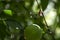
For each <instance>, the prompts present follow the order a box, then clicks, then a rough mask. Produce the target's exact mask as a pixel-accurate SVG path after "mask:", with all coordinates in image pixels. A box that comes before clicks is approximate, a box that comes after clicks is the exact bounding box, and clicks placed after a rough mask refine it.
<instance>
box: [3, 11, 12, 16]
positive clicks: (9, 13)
mask: <svg viewBox="0 0 60 40" xmlns="http://www.w3.org/2000/svg"><path fill="white" fill-rule="evenodd" d="M3 11H4V13H5V14H7V15H10V16H12V15H13V14H12V10H3Z"/></svg>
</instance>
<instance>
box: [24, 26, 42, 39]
mask: <svg viewBox="0 0 60 40" xmlns="http://www.w3.org/2000/svg"><path fill="white" fill-rule="evenodd" d="M24 34H25V39H26V40H40V38H41V36H42V30H41V28H39V27H38V26H35V25H30V26H28V27H27V28H26V29H25V31H24Z"/></svg>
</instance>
